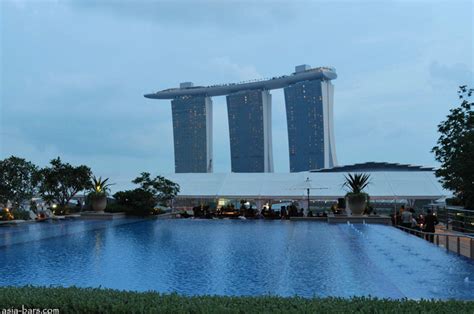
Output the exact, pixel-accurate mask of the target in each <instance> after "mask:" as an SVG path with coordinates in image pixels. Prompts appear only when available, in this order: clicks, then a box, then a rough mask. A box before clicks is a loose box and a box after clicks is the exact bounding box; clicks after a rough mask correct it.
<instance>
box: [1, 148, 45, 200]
mask: <svg viewBox="0 0 474 314" xmlns="http://www.w3.org/2000/svg"><path fill="white" fill-rule="evenodd" d="M37 170H38V169H37V167H36V166H35V165H34V164H32V163H31V162H29V161H26V160H25V159H22V158H18V157H15V156H11V157H10V158H7V159H4V160H1V161H0V203H2V204H4V205H6V204H7V202H8V201H10V202H11V203H12V208H13V209H16V208H18V207H19V206H20V204H21V203H22V202H23V201H25V200H29V199H31V198H32V197H33V195H34V194H35V191H36V187H37V182H36V180H35V174H36V171H37Z"/></svg>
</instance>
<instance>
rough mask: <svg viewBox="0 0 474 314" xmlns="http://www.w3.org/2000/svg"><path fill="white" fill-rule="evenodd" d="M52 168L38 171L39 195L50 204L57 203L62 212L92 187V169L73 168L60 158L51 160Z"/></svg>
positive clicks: (83, 167)
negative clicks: (82, 192)
mask: <svg viewBox="0 0 474 314" xmlns="http://www.w3.org/2000/svg"><path fill="white" fill-rule="evenodd" d="M50 163H51V167H45V168H43V169H41V170H39V171H38V175H37V177H38V181H39V193H40V194H41V196H42V197H43V199H44V200H45V201H47V202H50V203H53V202H54V203H57V204H58V205H59V209H58V210H60V211H63V210H65V209H66V208H67V204H68V203H69V201H70V200H71V199H72V198H73V197H74V195H76V194H77V193H79V192H80V191H82V190H85V189H87V188H89V187H90V185H91V181H90V177H91V169H90V168H89V167H87V166H84V165H82V166H77V167H74V166H71V165H70V164H68V163H62V162H61V159H60V158H59V157H58V158H56V159H53V160H51V162H50Z"/></svg>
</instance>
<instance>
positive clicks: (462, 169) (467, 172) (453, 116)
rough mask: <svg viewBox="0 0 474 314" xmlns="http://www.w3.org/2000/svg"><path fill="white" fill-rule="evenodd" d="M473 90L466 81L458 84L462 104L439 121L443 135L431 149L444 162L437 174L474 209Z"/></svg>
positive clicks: (462, 201)
mask: <svg viewBox="0 0 474 314" xmlns="http://www.w3.org/2000/svg"><path fill="white" fill-rule="evenodd" d="M473 92H474V89H472V88H467V86H466V85H463V86H460V87H459V91H458V95H459V99H460V100H461V105H460V106H459V107H456V108H454V109H451V110H450V114H449V115H448V116H447V119H446V120H445V121H442V122H441V123H440V124H439V125H438V132H439V133H441V135H440V137H439V139H438V142H437V145H436V146H435V147H433V149H432V152H433V153H434V154H435V158H436V160H437V161H439V162H440V163H441V167H440V168H439V169H438V170H436V176H437V177H439V178H441V183H442V185H443V187H444V188H446V189H449V190H452V191H453V192H454V194H455V195H456V196H457V197H458V198H459V199H460V200H461V203H462V204H463V205H464V206H465V207H466V208H469V209H474V111H473V109H472V107H473V105H474V103H473V102H470V98H471V96H472V94H473Z"/></svg>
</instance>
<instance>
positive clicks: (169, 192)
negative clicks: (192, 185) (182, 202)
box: [132, 172, 179, 206]
mask: <svg viewBox="0 0 474 314" xmlns="http://www.w3.org/2000/svg"><path fill="white" fill-rule="evenodd" d="M132 182H133V183H135V184H139V185H140V187H141V189H143V190H145V191H148V192H150V193H152V194H153V195H154V197H155V199H156V203H157V204H160V205H163V206H168V205H169V204H168V203H169V201H171V200H172V199H173V198H174V197H175V196H176V194H178V193H179V185H178V184H176V183H174V182H173V181H171V180H168V179H166V178H165V177H162V176H156V177H155V178H154V179H152V178H151V176H150V174H149V173H148V172H142V173H141V175H140V176H139V177H137V178H135V180H133V181H132Z"/></svg>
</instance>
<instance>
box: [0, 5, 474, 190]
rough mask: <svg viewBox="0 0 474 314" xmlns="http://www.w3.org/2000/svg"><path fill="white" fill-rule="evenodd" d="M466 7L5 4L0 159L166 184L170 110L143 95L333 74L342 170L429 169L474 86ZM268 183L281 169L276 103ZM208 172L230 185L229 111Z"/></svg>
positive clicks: (277, 104)
mask: <svg viewBox="0 0 474 314" xmlns="http://www.w3.org/2000/svg"><path fill="white" fill-rule="evenodd" d="M473 20H474V2H473V1H258V2H257V1H225V0H223V1H217V0H216V1H190V0H185V1H183V0H178V1H145V0H142V1H140V0H139V1H131V0H116V1H112V0H108V1H87V0H85V1H84V0H82V1H73V0H64V1H62V0H56V1H42V0H36V1H33V0H29V1H23V0H2V1H0V62H1V63H0V73H1V75H0V159H3V158H7V157H9V156H11V155H15V156H19V157H23V158H25V159H27V160H30V161H32V162H34V163H35V164H37V165H39V166H46V165H47V164H48V162H49V160H51V159H53V158H55V157H57V156H61V158H62V159H63V160H64V161H66V162H69V163H71V164H73V165H79V164H85V165H88V166H89V167H91V168H92V170H93V172H94V174H96V175H97V176H103V177H110V181H111V182H115V183H116V186H115V187H114V189H115V190H117V189H121V188H128V187H130V186H131V183H130V181H131V180H132V179H133V178H135V177H136V176H138V175H139V173H141V172H143V171H147V172H151V173H152V174H162V175H166V174H167V173H172V172H173V171H174V155H173V132H172V120H171V105H170V102H169V100H151V99H146V98H144V97H143V95H144V94H146V93H150V92H155V91H158V90H162V89H165V88H170V87H176V86H178V85H179V83H180V82H185V81H192V82H194V83H195V84H196V85H207V84H209V85H210V84H216V83H225V82H237V81H242V80H247V79H255V78H263V77H273V76H279V75H284V74H290V73H292V72H294V66H296V65H299V64H310V65H311V66H313V67H316V66H333V67H335V68H336V71H337V74H338V78H337V79H336V80H334V81H333V84H334V85H335V94H334V123H335V142H336V151H337V157H338V162H339V164H341V165H344V164H352V163H356V162H365V161H388V162H400V163H410V164H417V165H425V166H437V163H436V161H435V160H434V157H433V154H432V153H431V152H430V151H431V148H432V147H433V146H434V145H435V144H436V140H437V138H438V133H437V125H438V124H439V123H440V122H441V121H442V120H443V119H444V118H445V117H446V115H447V114H448V113H449V109H450V108H453V107H454V106H457V105H458V104H459V100H458V99H457V93H456V92H457V87H458V86H459V85H463V84H467V85H470V86H474V66H473V65H474V57H473V52H474V24H473V23H474V22H473ZM271 93H272V95H273V96H272V97H273V104H272V106H273V107H272V110H273V113H272V115H273V116H272V124H273V154H274V162H275V172H288V171H289V158H288V135H287V129H286V116H285V104H284V98H283V91H282V90H274V91H271ZM213 103H214V107H213V118H214V126H213V128H214V134H213V141H214V145H213V146H214V158H213V160H214V172H221V173H222V172H230V146H229V129H228V125H227V108H226V103H225V97H215V98H213Z"/></svg>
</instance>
